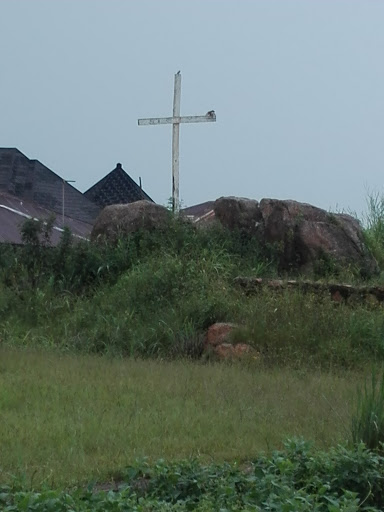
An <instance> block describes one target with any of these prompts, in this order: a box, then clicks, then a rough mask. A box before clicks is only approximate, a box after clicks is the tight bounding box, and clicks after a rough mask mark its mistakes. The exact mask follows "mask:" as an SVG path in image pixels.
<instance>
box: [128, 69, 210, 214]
mask: <svg viewBox="0 0 384 512" xmlns="http://www.w3.org/2000/svg"><path fill="white" fill-rule="evenodd" d="M180 96H181V74H180V71H179V72H178V73H176V75H175V88H174V93H173V115H172V117H148V118H146V119H138V124H139V126H156V125H158V124H172V125H173V126H172V210H173V212H174V213H177V212H178V211H179V208H180V198H179V132H180V124H181V123H187V124H189V123H215V122H216V114H215V111H214V110H210V111H209V112H207V113H206V114H205V115H202V116H180Z"/></svg>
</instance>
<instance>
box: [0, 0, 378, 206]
mask: <svg viewBox="0 0 384 512" xmlns="http://www.w3.org/2000/svg"><path fill="white" fill-rule="evenodd" d="M0 16H1V30H0V55H1V60H0V63H1V64H0V146H10V147H17V148H19V149H20V150H21V151H23V152H24V153H25V154H26V155H27V156H28V157H30V158H37V159H39V160H40V161H42V162H43V163H44V164H46V165H47V166H48V167H50V168H51V169H52V170H54V171H56V172H57V173H59V174H60V175H62V176H63V177H64V178H67V179H74V180H76V182H77V183H76V186H77V187H78V188H79V189H80V190H82V191H84V190H86V189H87V188H88V187H89V186H91V185H93V184H94V183H95V182H96V181H98V180H99V179H100V178H102V177H103V176H104V175H105V174H106V173H107V172H109V171H110V170H112V169H113V168H114V166H115V164H116V162H121V163H122V164H123V167H124V168H125V170H126V171H127V172H128V173H129V174H131V176H132V177H133V178H134V179H135V180H136V181H137V180H138V177H139V176H141V177H142V180H143V186H144V189H145V190H146V192H147V193H148V194H149V195H150V196H151V197H152V198H153V199H154V200H156V201H157V202H160V203H166V202H167V199H168V198H169V196H170V195H171V127H170V126H155V127H138V126H137V119H138V118H139V117H152V116H169V115H171V113H172V96H173V77H174V73H176V72H177V71H178V70H181V72H182V80H183V81H182V98H181V113H182V115H199V114H205V113H206V112H207V111H208V110H211V109H214V110H215V111H216V114H217V122H216V123H215V124H214V123H207V124H196V125H182V126H181V135H180V144H181V149H180V152H181V153H180V193H181V197H182V199H183V201H184V203H185V204H186V205H192V204H196V203H199V202H203V201H206V200H209V199H215V198H217V197H219V196H222V195H239V196H245V197H252V198H256V199H261V198H262V197H274V198H281V199H286V198H290V199H296V200H299V201H305V202H309V203H312V204H315V205H318V206H321V207H324V208H335V207H336V206H338V208H339V209H340V208H344V209H352V210H355V211H360V210H361V209H363V208H364V204H365V197H366V189H367V188H368V189H369V190H374V191H378V192H382V191H383V171H384V144H383V136H384V58H383V50H384V30H383V27H384V1H381V0H360V1H355V0H344V1H342V0H301V1H299V0H254V1H251V0H249V1H246V0H242V1H239V0H237V1H228V0H227V1H225V0H202V1H200V0H193V1H192V0H189V1H186V0H184V1H183V0H178V1H176V0H175V1H165V0H162V1H160V0H153V1H149V0H140V1H139V0H136V1H133V0H131V1H129V0H125V1H122V0H120V1H119V0H109V1H107V0H104V1H97V0H76V1H74V0H72V1H71V0H65V1H64V0H61V1H59V0H49V1H39V0H33V1H32V0H27V1H22V0H1V1H0Z"/></svg>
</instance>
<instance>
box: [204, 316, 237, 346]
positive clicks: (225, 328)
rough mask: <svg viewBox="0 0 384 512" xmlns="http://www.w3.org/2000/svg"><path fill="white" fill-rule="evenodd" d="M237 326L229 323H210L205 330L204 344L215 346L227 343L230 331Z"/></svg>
mask: <svg viewBox="0 0 384 512" xmlns="http://www.w3.org/2000/svg"><path fill="white" fill-rule="evenodd" d="M237 327H238V326H237V325H236V324H231V323H219V322H218V323H216V324H213V325H211V327H209V329H208V331H207V337H206V342H205V344H206V345H210V346H212V347H216V346H217V345H221V344H222V343H228V341H229V338H230V333H231V332H232V331H233V330H234V329H236V328H237Z"/></svg>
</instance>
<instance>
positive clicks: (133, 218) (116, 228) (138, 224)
mask: <svg viewBox="0 0 384 512" xmlns="http://www.w3.org/2000/svg"><path fill="white" fill-rule="evenodd" d="M168 222H169V211H168V210H167V209H166V208H165V207H164V206H160V205H158V204H156V203H152V202H151V201H136V202H134V203H129V204H113V205H110V206H106V207H105V208H104V209H103V210H102V212H101V213H100V215H99V216H98V217H97V219H96V222H95V225H94V226H93V229H92V233H91V240H92V241H99V240H103V241H108V242H116V241H117V240H118V239H119V238H121V237H124V236H126V235H129V234H131V233H134V232H135V231H139V230H141V229H146V230H153V229H165V228H166V226H167V224H168Z"/></svg>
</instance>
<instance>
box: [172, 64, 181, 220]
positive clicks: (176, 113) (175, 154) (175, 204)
mask: <svg viewBox="0 0 384 512" xmlns="http://www.w3.org/2000/svg"><path fill="white" fill-rule="evenodd" d="M180 99H181V75H180V71H179V72H178V73H176V75H175V87H174V94H173V118H179V117H180ZM172 128H173V129H172V210H173V212H174V213H178V211H179V208H180V197H179V135H180V123H177V122H174V123H173V126H172Z"/></svg>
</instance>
